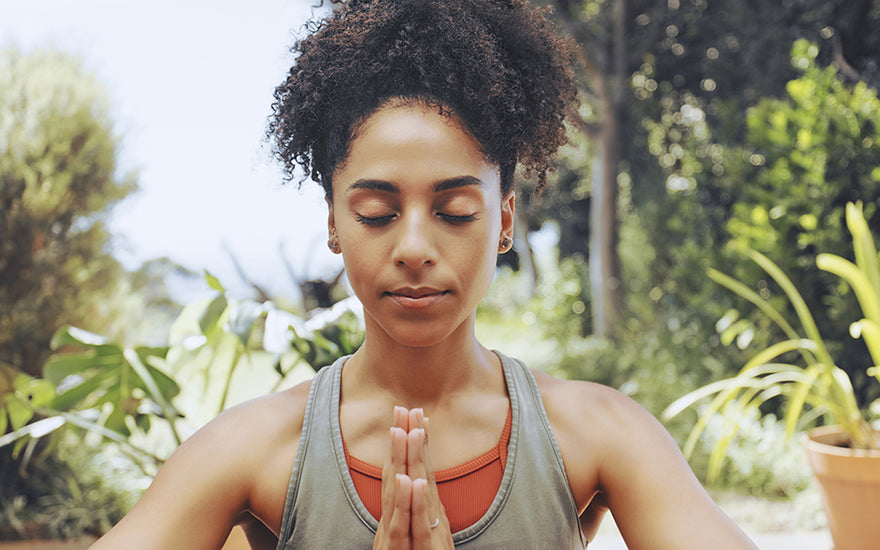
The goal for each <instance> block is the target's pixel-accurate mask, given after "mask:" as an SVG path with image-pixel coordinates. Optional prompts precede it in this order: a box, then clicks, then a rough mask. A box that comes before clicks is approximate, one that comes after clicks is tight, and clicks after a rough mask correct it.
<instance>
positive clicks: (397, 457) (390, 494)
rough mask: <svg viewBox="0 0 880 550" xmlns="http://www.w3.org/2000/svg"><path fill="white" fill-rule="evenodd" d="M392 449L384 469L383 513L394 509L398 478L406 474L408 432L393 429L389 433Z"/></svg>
mask: <svg viewBox="0 0 880 550" xmlns="http://www.w3.org/2000/svg"><path fill="white" fill-rule="evenodd" d="M389 436H390V440H391V443H390V448H389V454H388V458H387V459H386V461H385V465H384V467H383V468H382V512H383V515H384V513H385V511H386V510H391V509H392V508H394V505H395V504H394V503H395V499H396V493H397V476H398V475H399V474H406V469H407V467H406V462H407V456H406V447H407V435H406V432H405V431H403V430H402V429H400V428H398V427H396V426H395V427H392V428H391V430H390V433H389Z"/></svg>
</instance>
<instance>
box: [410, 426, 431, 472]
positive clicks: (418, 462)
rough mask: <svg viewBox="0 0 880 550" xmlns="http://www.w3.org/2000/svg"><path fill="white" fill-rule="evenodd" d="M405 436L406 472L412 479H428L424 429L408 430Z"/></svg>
mask: <svg viewBox="0 0 880 550" xmlns="http://www.w3.org/2000/svg"><path fill="white" fill-rule="evenodd" d="M406 438H407V443H406V473H407V474H408V475H409V477H411V478H413V479H416V478H422V479H428V470H427V467H426V464H425V430H423V429H422V428H416V429H414V430H410V431H409V433H408V434H407V436H406Z"/></svg>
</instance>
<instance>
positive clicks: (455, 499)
mask: <svg viewBox="0 0 880 550" xmlns="http://www.w3.org/2000/svg"><path fill="white" fill-rule="evenodd" d="M294 50H295V53H296V54H297V58H296V62H295V64H294V66H293V67H292V68H291V71H290V73H289V75H288V78H287V80H286V82H284V83H283V84H282V85H281V86H279V87H278V89H277V90H276V103H275V105H274V114H273V118H272V120H271V123H270V135H271V136H272V137H273V139H274V140H275V144H276V153H277V156H278V157H279V158H280V159H281V160H282V161H283V162H284V164H285V167H286V170H287V174H288V177H290V178H294V177H296V176H295V174H296V170H297V169H298V167H299V168H300V169H305V173H307V174H309V175H310V176H311V177H312V179H314V180H315V181H318V182H320V183H321V184H322V185H323V187H324V190H325V192H326V196H327V204H328V206H329V220H328V228H329V241H328V246H329V247H330V249H331V250H332V251H333V252H334V253H337V254H342V256H343V259H344V261H345V267H346V271H347V275H348V279H349V281H350V283H351V286H352V288H353V290H354V292H355V294H356V295H357V296H358V298H359V299H360V301H361V302H362V303H363V307H364V314H365V319H366V339H365V342H364V344H363V346H362V347H361V348H360V349H359V350H358V351H357V352H356V353H355V354H353V355H352V356H350V357H346V358H343V359H340V360H339V361H337V362H336V363H335V364H334V365H332V366H329V367H327V368H325V369H322V370H321V371H320V372H319V374H318V375H317V376H316V377H315V379H314V380H312V381H310V382H307V383H303V384H301V385H299V386H297V387H295V388H293V389H291V390H288V391H285V392H281V393H278V394H274V395H270V396H267V397H264V398H261V399H257V400H254V401H251V402H249V403H246V404H244V405H241V406H239V407H236V408H233V409H231V410H229V411H227V412H225V413H223V414H222V415H220V416H219V417H218V418H217V419H215V420H214V421H213V422H211V423H210V424H208V425H207V426H206V427H205V428H203V429H202V430H200V431H199V432H198V433H197V434H195V435H194V436H193V437H192V438H191V439H190V440H188V441H187V442H186V443H184V444H183V445H182V446H181V447H180V449H179V450H178V451H177V452H176V453H175V454H174V455H173V456H172V457H171V459H170V460H169V461H168V463H167V464H166V465H165V467H164V468H163V469H162V471H161V472H160V473H159V475H158V476H157V477H156V479H155V481H154V483H153V485H152V486H151V487H150V489H149V490H148V491H147V492H146V493H145V494H144V497H143V498H142V499H141V501H140V502H139V503H138V505H137V506H136V507H135V508H134V509H133V510H132V512H131V513H130V514H129V515H128V516H126V518H125V519H124V520H123V521H122V522H120V524H119V525H118V526H117V527H115V528H114V529H113V530H112V531H110V533H108V534H107V535H106V536H105V537H104V538H103V539H101V540H100V541H99V542H98V543H97V544H96V545H95V548H122V547H124V548H181V549H193V548H218V547H220V546H221V545H222V543H223V540H224V539H225V538H226V536H227V534H228V533H229V530H230V528H231V526H232V525H233V524H234V523H236V521H238V520H239V518H241V517H247V518H249V523H248V525H249V526H250V531H249V532H250V534H251V535H252V537H253V544H254V545H255V546H257V547H269V548H271V547H272V546H273V545H275V539H276V538H277V539H278V543H277V547H278V548H279V549H294V548H366V547H369V546H371V545H372V547H373V548H382V549H388V548H393V549H398V548H413V549H434V548H445V549H448V548H452V547H453V546H456V547H460V548H534V547H538V546H542V547H548V548H583V547H584V546H585V545H586V543H587V541H588V539H589V538H591V537H592V536H593V534H594V533H595V529H596V527H597V526H598V522H599V521H600V520H601V517H602V515H603V513H604V511H605V510H606V509H609V508H610V509H611V510H612V512H613V514H614V517H615V520H616V521H617V524H618V526H619V528H620V530H621V532H622V534H623V536H624V538H625V540H626V542H627V545H628V546H629V548H633V549H636V548H650V549H663V548H670V549H671V548H675V549H679V550H680V549H686V548H701V549H702V548H715V549H727V548H730V549H740V548H754V546H753V545H752V544H751V542H750V541H749V540H748V539H747V538H746V537H745V536H744V535H743V534H742V533H741V532H740V531H739V530H738V529H737V528H736V526H734V525H733V524H732V523H731V522H730V521H729V520H728V519H727V518H726V517H725V516H724V515H723V514H722V513H721V512H720V511H719V510H718V509H717V507H716V506H715V505H714V503H713V502H712V501H711V500H710V499H709V497H708V496H707V495H706V493H705V492H704V491H703V489H702V488H701V486H700V485H699V483H698V482H697V480H696V479H695V478H694V476H693V475H692V473H691V472H690V470H689V468H688V466H687V464H686V462H685V461H684V459H683V457H682V456H681V454H680V453H679V451H678V449H677V447H676V445H675V444H674V442H673V441H672V440H671V438H670V437H669V436H668V434H667V433H666V432H665V430H664V429H663V428H662V426H661V425H660V424H659V423H658V422H657V421H656V420H655V419H654V418H653V417H651V415H650V414H648V413H647V412H646V411H645V410H644V409H642V408H641V407H639V406H638V405H636V404H635V403H634V402H632V401H631V400H629V399H628V398H627V397H625V396H623V395H622V394H620V393H618V392H616V391H614V390H611V389H609V388H606V387H602V386H599V385H595V384H591V383H588V382H569V381H562V380H557V379H554V378H552V377H550V376H548V375H545V374H541V373H537V372H534V373H533V372H531V371H529V370H528V369H526V368H525V367H524V366H523V365H522V364H521V363H519V362H518V361H516V360H514V359H511V358H508V357H506V356H504V355H503V354H501V353H499V352H493V351H489V350H487V349H486V348H485V347H483V346H482V345H481V344H480V343H479V342H478V341H477V339H476V337H475V335H474V322H475V310H476V307H477V304H478V303H479V302H480V300H481V299H482V298H483V296H484V295H485V293H486V291H487V289H488V287H489V284H490V282H491V280H492V276H493V273H494V269H495V265H496V260H497V255H498V254H499V253H504V252H506V251H507V250H509V249H510V247H511V243H512V238H513V230H514V227H513V220H514V209H515V190H514V189H513V177H514V172H515V168H516V166H517V164H520V165H522V166H523V167H524V169H525V171H526V172H527V173H532V174H537V177H538V179H539V181H540V182H543V179H544V175H545V174H546V171H547V169H548V162H549V157H550V156H551V155H552V154H553V152H554V151H555V150H556V149H557V148H558V146H559V145H560V144H561V143H563V142H564V140H565V127H564V119H565V117H566V116H567V114H569V112H570V110H571V109H572V108H573V104H574V97H575V93H574V87H573V84H572V81H571V75H570V72H569V70H568V68H567V65H566V62H565V61H566V59H567V57H568V50H567V48H566V45H565V43H564V42H563V41H561V40H560V39H558V38H556V37H554V35H553V34H552V33H551V32H550V29H549V25H548V23H547V21H546V20H545V19H544V18H543V16H542V15H541V14H540V13H539V12H536V11H534V10H533V9H531V8H529V7H528V6H527V5H526V4H525V2H524V0H350V1H349V2H348V3H347V4H345V5H344V6H342V8H341V9H340V10H339V11H338V12H337V13H335V14H334V15H333V16H332V17H331V18H330V19H329V20H327V21H325V22H323V23H322V24H321V25H320V26H319V27H318V28H316V29H314V32H313V33H312V35H311V36H309V37H308V38H306V39H305V40H303V41H301V42H300V43H298V44H297V45H296V47H295V49H294ZM429 434H430V444H429ZM250 518H256V520H259V522H257V521H256V520H250ZM269 531H271V533H269ZM267 541H268V542H267ZM263 545H265V546H263Z"/></svg>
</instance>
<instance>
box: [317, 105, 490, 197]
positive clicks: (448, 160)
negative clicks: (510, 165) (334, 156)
mask: <svg viewBox="0 0 880 550" xmlns="http://www.w3.org/2000/svg"><path fill="white" fill-rule="evenodd" d="M461 177H473V178H477V179H479V180H481V181H482V182H483V183H484V186H485V187H486V188H487V189H489V188H498V189H499V191H500V175H499V168H498V166H497V165H496V164H494V163H492V162H491V161H489V160H488V159H487V158H486V156H485V155H484V154H483V152H482V150H481V147H480V145H479V143H478V142H477V141H476V139H474V138H473V137H472V136H471V135H470V133H469V132H467V130H465V129H464V127H463V125H462V124H461V123H460V122H459V120H458V118H457V117H455V115H453V114H451V113H449V112H448V111H444V112H441V110H440V108H439V107H435V106H429V105H425V104H421V103H407V104H405V105H390V106H385V107H382V108H380V109H379V110H377V111H376V112H375V113H373V114H372V115H371V116H370V117H368V118H367V119H366V120H365V121H364V122H363V123H362V124H361V125H360V126H359V127H358V128H357V131H356V132H355V134H354V136H353V138H352V140H351V142H350V144H349V152H348V156H347V158H346V159H345V161H344V162H343V163H342V164H341V165H340V166H339V167H338V168H337V170H336V172H335V173H334V177H333V187H334V195H337V192H339V191H343V190H344V189H345V188H347V187H348V186H349V185H351V183H352V182H354V181H357V180H363V179H369V180H376V181H387V182H391V183H394V184H395V185H397V186H405V185H417V184H427V185H433V184H435V183H436V182H438V181H442V180H448V179H451V178H461ZM337 186H338V188H337Z"/></svg>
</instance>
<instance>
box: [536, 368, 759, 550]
mask: <svg viewBox="0 0 880 550" xmlns="http://www.w3.org/2000/svg"><path fill="white" fill-rule="evenodd" d="M547 378H549V377H547ZM551 380H552V379H551ZM541 385H542V386H543V387H542V396H543V397H544V403H545V408H546V409H547V413H548V416H549V417H550V421H551V425H552V427H553V431H554V434H556V436H557V441H558V442H559V446H560V450H561V452H562V455H563V460H564V462H565V465H566V473H567V474H568V476H569V483H570V484H571V485H572V491H573V493H574V494H575V498H576V499H577V498H578V496H579V495H581V499H582V502H579V505H580V506H581V507H583V506H586V504H587V503H588V502H589V497H592V496H593V495H594V494H596V491H600V492H601V494H602V497H603V498H604V499H605V502H606V503H607V505H608V507H609V508H610V510H611V513H612V515H613V516H614V520H615V522H616V523H617V526H618V527H619V529H620V532H621V534H622V535H623V538H624V540H625V541H626V544H627V547H628V548H630V549H631V550H638V549H651V550H663V549H669V550H672V549H675V550H687V549H695V550H696V549H704V548H713V549H716V550H728V549H729V550H746V549H748V550H756V548H757V547H756V546H755V545H754V543H752V541H750V540H749V538H748V537H747V536H746V535H745V534H744V533H743V532H742V531H741V530H740V529H739V527H737V526H736V525H735V524H734V523H733V521H731V520H730V518H728V517H727V516H726V515H725V514H724V513H723V512H722V511H721V510H720V509H719V508H718V506H717V505H716V504H715V503H714V502H713V501H712V499H711V498H710V497H709V495H708V494H707V493H706V491H705V490H704V489H703V487H702V485H701V484H700V483H699V481H698V480H697V478H696V477H695V476H694V474H693V472H692V471H691V469H690V467H689V466H688V464H687V461H686V460H685V459H684V456H682V454H681V451H679V449H678V446H677V445H676V444H675V441H674V440H673V439H672V437H671V436H670V435H669V433H668V432H667V431H666V429H665V428H664V427H663V426H662V425H661V424H660V422H658V421H657V420H656V419H655V418H654V417H653V416H652V415H651V414H650V413H649V412H648V411H646V410H645V409H644V408H642V407H641V406H640V405H638V404H637V403H636V402H634V401H633V400H632V399H630V398H629V397H626V396H625V395H623V394H621V393H620V392H617V391H616V390H613V389H610V388H606V387H604V386H599V385H597V384H590V383H587V382H568V381H553V382H548V381H546V380H545V383H544V384H541ZM545 387H546V388H547V389H548V391H549V393H550V395H546V394H545V391H544V389H545ZM584 497H586V498H584Z"/></svg>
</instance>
